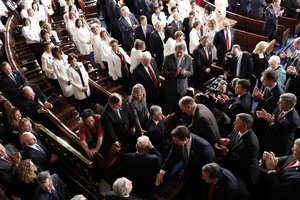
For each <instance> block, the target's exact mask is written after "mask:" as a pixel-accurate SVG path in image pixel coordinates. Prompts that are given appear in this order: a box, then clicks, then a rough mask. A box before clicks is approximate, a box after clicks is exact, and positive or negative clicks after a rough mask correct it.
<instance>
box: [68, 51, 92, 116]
mask: <svg viewBox="0 0 300 200" xmlns="http://www.w3.org/2000/svg"><path fill="white" fill-rule="evenodd" d="M68 62H69V64H70V67H69V68H68V69H67V75H68V78H69V80H70V84H71V85H72V86H73V91H74V97H75V99H76V101H77V103H78V105H79V106H80V108H81V110H84V109H87V108H91V107H92V103H91V101H90V98H89V97H90V95H91V90H90V86H89V75H88V73H87V71H86V70H85V68H84V66H83V64H82V63H81V62H77V56H76V55H75V54H70V55H69V57H68Z"/></svg>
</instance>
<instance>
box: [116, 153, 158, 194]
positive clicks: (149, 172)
mask: <svg viewBox="0 0 300 200" xmlns="http://www.w3.org/2000/svg"><path fill="white" fill-rule="evenodd" d="M122 163H123V165H124V172H125V173H124V175H125V176H126V177H128V179H129V180H131V181H132V186H133V191H132V192H133V193H134V194H135V196H136V197H140V198H145V199H147V198H149V197H150V195H151V193H152V191H153V189H154V182H155V180H156V174H157V173H158V172H159V169H160V165H161V155H160V153H159V152H158V151H157V150H156V149H155V148H153V149H151V150H150V151H149V152H148V153H147V154H144V155H140V154H137V153H128V154H125V155H124V156H123V158H122Z"/></svg>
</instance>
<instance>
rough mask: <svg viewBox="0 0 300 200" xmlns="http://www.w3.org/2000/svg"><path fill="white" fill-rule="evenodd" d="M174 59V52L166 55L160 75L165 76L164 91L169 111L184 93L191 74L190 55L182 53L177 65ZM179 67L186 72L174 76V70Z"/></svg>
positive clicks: (171, 110)
mask: <svg viewBox="0 0 300 200" xmlns="http://www.w3.org/2000/svg"><path fill="white" fill-rule="evenodd" d="M176 60H177V59H176V57H175V53H173V54H171V55H168V56H166V57H165V61H164V64H163V69H162V75H163V76H164V77H165V78H166V79H165V91H166V95H167V100H168V106H169V110H170V112H173V111H174V109H175V107H176V105H177V103H178V100H179V98H181V97H183V96H184V95H185V94H186V90H187V87H188V77H191V76H193V67H192V58H191V56H189V55H186V54H184V56H183V58H182V59H181V61H180V64H179V65H178V67H177V61H176ZM179 67H181V69H185V70H186V73H185V74H184V75H181V74H179V75H177V76H176V71H177V68H179ZM175 97H176V98H175Z"/></svg>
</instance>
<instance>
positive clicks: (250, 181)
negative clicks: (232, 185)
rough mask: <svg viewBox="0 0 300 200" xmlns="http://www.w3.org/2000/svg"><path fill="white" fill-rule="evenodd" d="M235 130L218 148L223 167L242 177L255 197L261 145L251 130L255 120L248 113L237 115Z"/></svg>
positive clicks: (221, 141)
mask: <svg viewBox="0 0 300 200" xmlns="http://www.w3.org/2000/svg"><path fill="white" fill-rule="evenodd" d="M233 124H234V130H233V131H232V132H231V133H230V135H229V138H221V139H220V141H219V143H218V145H217V146H216V148H217V149H218V150H220V152H221V154H222V160H221V163H222V164H221V165H222V166H223V167H225V168H226V169H229V170H230V171H231V172H233V173H234V174H236V175H237V176H238V177H240V178H241V179H242V180H243V181H244V182H245V183H246V184H247V187H248V190H249V192H250V195H251V196H253V197H255V196H256V194H255V184H256V182H257V180H258V177H259V170H258V160H257V157H258V154H259V144H258V139H257V137H256V135H255V133H254V132H253V131H252V130H251V127H252V124H253V118H252V116H251V115H249V114H246V113H240V114H237V115H236V119H235V122H234V123H233Z"/></svg>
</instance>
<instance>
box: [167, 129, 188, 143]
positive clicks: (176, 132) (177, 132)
mask: <svg viewBox="0 0 300 200" xmlns="http://www.w3.org/2000/svg"><path fill="white" fill-rule="evenodd" d="M171 136H172V137H176V138H178V139H179V140H181V141H183V140H184V139H185V138H190V136H191V132H190V131H189V129H188V128H187V127H185V126H177V127H176V128H174V129H173V131H172V132H171Z"/></svg>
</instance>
